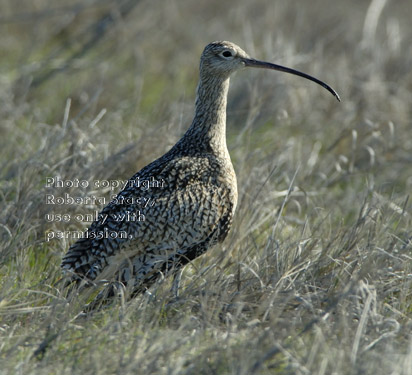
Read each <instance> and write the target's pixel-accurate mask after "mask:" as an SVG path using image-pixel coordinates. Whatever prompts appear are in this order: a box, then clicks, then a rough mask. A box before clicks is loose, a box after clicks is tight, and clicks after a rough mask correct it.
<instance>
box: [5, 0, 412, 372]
mask: <svg viewBox="0 0 412 375" xmlns="http://www.w3.org/2000/svg"><path fill="white" fill-rule="evenodd" d="M16 4H17V3H14V2H5V1H3V2H1V3H0V7H1V10H2V11H1V12H0V13H1V16H0V30H1V32H2V38H1V39H0V49H1V50H2V51H4V52H3V57H2V59H1V66H0V82H1V85H0V102H1V106H0V118H1V120H0V137H1V138H0V139H1V149H0V153H1V163H0V166H1V169H0V175H1V180H0V187H1V194H0V204H1V209H0V240H1V247H0V373H1V374H43V373H47V374H54V373H55V374H80V373H81V374H112V373H121V374H134V373H141V374H166V373H167V374H254V373H256V374H277V373H279V374H280V373H282V374H283V373H285V374H372V373H373V374H412V336H411V333H410V332H411V329H412V324H411V317H412V292H411V291H412V285H411V284H412V262H411V260H412V232H411V227H412V225H411V224H412V223H411V215H412V206H411V200H410V199H409V195H410V192H411V186H412V177H411V176H412V158H411V155H412V138H411V136H410V133H411V118H412V117H411V115H412V99H411V95H410V93H411V91H412V75H411V70H410V67H411V66H412V53H411V49H410V45H411V42H412V31H411V28H410V19H409V18H410V14H411V12H412V4H410V3H409V2H407V1H403V2H401V1H398V2H389V1H386V2H385V1H379V0H374V1H372V2H369V1H360V2H359V1H346V2H340V3H333V4H331V3H330V2H328V1H326V0H316V1H313V2H310V3H309V2H301V1H297V0H296V1H289V2H283V1H265V0H258V1H254V2H247V1H239V2H234V1H228V2H220V1H208V2H197V1H192V0H183V1H180V2H177V1H169V2H164V3H162V4H161V6H158V5H156V6H155V5H154V3H152V2H150V1H123V2H112V1H103V0H94V1H87V2H82V3H78V4H74V5H73V4H70V3H69V2H66V1H64V0H62V1H61V2H60V3H59V4H57V5H56V3H55V2H49V1H47V0H40V1H37V2H33V3H32V4H26V5H25V9H24V10H22V9H21V7H19V6H18V4H17V5H16ZM217 39H226V40H231V41H233V42H235V43H238V44H239V45H240V46H242V47H243V48H244V49H245V50H247V51H248V52H249V53H250V54H251V55H253V56H255V57H257V58H261V59H265V60H268V61H274V62H277V63H280V64H283V65H287V66H291V67H294V68H297V69H299V70H302V71H305V72H307V73H309V74H313V75H315V76H317V77H319V78H321V79H323V80H325V81H326V82H328V83H329V84H331V85H332V86H333V87H334V88H335V89H336V90H337V91H338V92H339V94H340V95H341V97H342V103H341V104H338V103H337V102H336V101H335V100H334V99H333V98H332V97H329V95H328V94H327V93H324V92H323V90H322V89H320V88H318V87H316V85H312V84H310V83H309V82H306V81H304V80H300V79H299V78H296V77H290V76H285V75H281V74H276V73H273V72H272V73H271V72H262V71H251V70H250V71H244V72H241V73H239V74H237V75H236V76H235V77H234V78H233V80H232V86H231V91H230V94H229V106H228V145H229V149H230V152H231V155H232V159H233V162H234V165H235V169H236V171H237V174H238V183H239V192H240V202H239V207H238V211H237V215H236V220H235V224H234V228H233V230H232V231H231V233H230V235H229V237H228V239H227V240H226V241H225V242H224V244H223V246H219V247H217V248H215V249H213V250H212V251H210V252H209V253H207V254H206V255H205V256H203V257H201V258H200V259H198V260H197V261H196V262H194V263H193V264H192V265H189V266H188V267H186V269H185V272H184V275H183V285H182V288H181V296H180V299H179V300H177V301H176V300H173V298H172V295H171V293H170V280H166V281H164V282H162V283H159V284H158V285H156V286H154V288H153V290H152V291H151V292H152V295H151V296H149V295H144V296H141V297H138V298H136V299H134V300H132V301H119V302H118V303H116V304H115V305H114V306H111V307H109V308H107V309H105V310H103V311H100V312H97V313H96V314H94V315H92V316H89V317H83V316H79V315H78V314H79V312H80V311H81V309H82V299H81V297H79V298H76V297H74V298H70V299H69V300H68V299H67V298H66V296H65V295H64V293H63V292H62V291H61V290H60V289H59V286H58V284H57V285H56V282H57V280H59V279H60V277H61V273H60V269H59V264H60V261H61V257H62V255H63V254H64V253H65V251H66V250H67V248H68V246H69V243H71V241H72V240H70V239H69V240H60V241H57V240H54V241H50V242H46V241H45V239H44V233H45V232H46V231H49V230H76V229H79V228H83V226H82V225H80V224H79V223H76V222H73V221H71V222H70V223H66V224H62V223H56V222H53V223H47V222H46V221H45V220H44V218H45V215H46V214H47V213H51V212H55V213H58V212H68V213H70V214H75V213H85V212H92V209H93V208H92V207H84V206H79V207H76V206H67V207H56V206H50V205H46V204H45V203H44V202H45V194H46V192H50V191H53V190H47V189H46V188H45V186H44V185H45V179H46V177H47V176H56V175H58V176H60V177H61V178H62V179H74V178H79V179H85V180H88V181H92V180H94V179H126V178H128V177H130V176H131V175H132V174H133V173H134V172H135V171H137V170H138V169H140V168H141V167H143V166H144V165H145V164H146V163H148V162H150V161H151V160H153V159H155V158H156V157H158V156H160V155H162V154H163V153H164V152H165V151H166V150H167V149H168V148H169V147H170V146H171V145H172V144H173V143H174V142H175V141H176V140H177V139H178V138H179V137H180V135H181V134H182V133H183V131H184V130H185V129H186V128H187V126H188V125H189V122H190V120H191V116H192V112H193V101H194V90H195V86H196V80H197V64H198V59H199V55H200V52H201V50H202V48H203V46H204V45H205V44H206V43H208V42H210V41H213V40H217ZM59 192H61V190H58V189H56V190H55V194H56V195H57V194H58V193H59ZM65 192H69V193H71V194H74V195H84V196H87V195H91V194H95V195H96V194H99V195H106V196H107V194H108V192H107V191H101V190H100V191H99V190H93V189H76V188H72V189H67V190H65Z"/></svg>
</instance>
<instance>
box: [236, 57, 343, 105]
mask: <svg viewBox="0 0 412 375" xmlns="http://www.w3.org/2000/svg"><path fill="white" fill-rule="evenodd" d="M243 62H244V63H245V66H250V67H253V68H263V69H272V70H278V71H280V72H285V73H290V74H295V75H297V76H300V77H303V78H306V79H309V80H311V81H313V82H316V83H317V84H318V85H321V86H322V87H323V88H325V89H326V90H328V91H329V92H330V93H331V94H332V95H333V96H334V97H335V98H336V99H338V100H339V101H340V97H339V95H338V93H337V92H336V91H335V90H334V89H333V88H332V87H330V86H329V85H327V84H326V83H325V82H322V81H321V80H319V79H317V78H315V77H312V76H310V75H309V74H306V73H302V72H299V71H298V70H295V69H291V68H287V67H285V66H282V65H276V64H272V63H268V62H265V61H259V60H255V59H243Z"/></svg>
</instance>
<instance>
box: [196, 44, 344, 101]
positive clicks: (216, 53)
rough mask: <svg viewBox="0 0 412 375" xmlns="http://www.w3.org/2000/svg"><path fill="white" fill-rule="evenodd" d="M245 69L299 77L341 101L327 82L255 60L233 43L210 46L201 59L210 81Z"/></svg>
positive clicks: (203, 71)
mask: <svg viewBox="0 0 412 375" xmlns="http://www.w3.org/2000/svg"><path fill="white" fill-rule="evenodd" d="M244 67H252V68H264V69H271V70H278V71H281V72H285V73H290V74H294V75H298V76H300V77H303V78H306V79H309V80H311V81H313V82H316V83H317V84H319V85H321V86H322V87H324V88H325V89H326V90H328V91H329V92H330V93H332V95H334V96H335V97H336V99H338V100H339V101H340V98H339V95H338V94H337V92H336V91H335V90H334V89H332V88H331V87H330V86H329V85H327V84H326V83H325V82H323V81H320V80H319V79H317V78H315V77H312V76H310V75H309V74H306V73H302V72H300V71H298V70H294V69H291V68H287V67H284V66H281V65H276V64H272V63H269V62H265V61H259V60H255V59H253V58H251V57H250V56H249V55H248V54H247V53H246V52H245V51H243V50H242V49H241V48H240V47H239V46H237V45H236V44H234V43H231V42H227V41H219V42H213V43H210V44H208V45H207V46H206V47H205V49H204V51H203V53H202V56H201V58H200V76H201V77H202V79H209V78H210V77H211V76H214V77H221V78H224V79H226V78H229V76H230V75H231V74H232V73H233V72H235V71H236V70H239V69H241V68H244Z"/></svg>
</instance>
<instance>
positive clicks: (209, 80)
mask: <svg viewBox="0 0 412 375" xmlns="http://www.w3.org/2000/svg"><path fill="white" fill-rule="evenodd" d="M228 90H229V78H222V77H211V76H208V77H201V78H200V80H199V84H198V86H197V95H196V110H195V117H194V119H193V122H192V125H191V126H190V128H189V129H188V131H187V132H186V134H185V136H184V138H187V139H188V140H189V139H190V142H191V143H192V144H193V142H195V143H196V145H197V148H198V149H204V150H205V151H209V152H212V153H214V154H215V155H217V156H222V157H227V156H228V151H227V146H226V103H227V93H228Z"/></svg>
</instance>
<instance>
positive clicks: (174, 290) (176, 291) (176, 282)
mask: <svg viewBox="0 0 412 375" xmlns="http://www.w3.org/2000/svg"><path fill="white" fill-rule="evenodd" d="M182 273H183V268H179V269H178V270H177V271H176V273H175V274H174V276H173V284H172V289H171V290H170V291H171V292H172V293H173V295H174V297H175V299H178V298H179V287H180V281H181V279H182Z"/></svg>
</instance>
